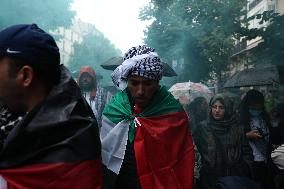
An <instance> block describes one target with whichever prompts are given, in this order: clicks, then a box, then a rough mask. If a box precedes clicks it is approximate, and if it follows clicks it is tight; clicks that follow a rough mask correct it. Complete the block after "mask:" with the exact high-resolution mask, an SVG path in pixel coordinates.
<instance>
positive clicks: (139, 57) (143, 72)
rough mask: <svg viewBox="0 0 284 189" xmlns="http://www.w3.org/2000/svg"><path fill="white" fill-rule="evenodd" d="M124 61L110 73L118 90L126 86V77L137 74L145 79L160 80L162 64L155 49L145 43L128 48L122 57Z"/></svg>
mask: <svg viewBox="0 0 284 189" xmlns="http://www.w3.org/2000/svg"><path fill="white" fill-rule="evenodd" d="M123 59H124V62H123V63H122V64H121V65H120V66H118V67H117V68H116V69H115V70H114V71H113V73H112V75H111V77H112V82H113V83H114V85H115V86H116V87H117V88H119V89H120V90H124V89H125V88H126V86H127V77H128V76H129V75H137V76H141V77H145V78H147V79H154V80H156V79H157V80H160V79H161V78H162V70H163V65H162V62H161V60H160V58H159V56H158V54H157V53H156V52H155V49H153V48H151V47H148V46H146V45H139V46H137V47H132V48H131V49H129V50H128V51H127V52H126V53H125V55H124V57H123Z"/></svg>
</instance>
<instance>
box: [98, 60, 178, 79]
mask: <svg viewBox="0 0 284 189" xmlns="http://www.w3.org/2000/svg"><path fill="white" fill-rule="evenodd" d="M122 63H123V58H122V57H113V58H110V59H108V60H107V61H105V62H104V63H103V64H101V67H102V68H104V69H106V70H115V68H117V67H118V66H119V65H121V64H122ZM163 76H165V77H173V76H177V73H176V72H175V71H174V70H173V69H172V68H171V66H169V65H168V64H167V63H164V62H163Z"/></svg>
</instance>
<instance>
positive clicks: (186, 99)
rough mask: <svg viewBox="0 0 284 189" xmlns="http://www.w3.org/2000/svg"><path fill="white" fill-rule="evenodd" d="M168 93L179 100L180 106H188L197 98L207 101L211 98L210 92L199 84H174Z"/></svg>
mask: <svg viewBox="0 0 284 189" xmlns="http://www.w3.org/2000/svg"><path fill="white" fill-rule="evenodd" d="M169 91H170V92H171V93H172V95H173V96H174V97H175V98H176V99H179V101H180V103H182V104H190V102H192V101H193V100H194V99H195V98H197V97H200V96H201V97H204V98H206V100H207V101H209V100H210V98H211V97H212V96H213V93H212V91H210V89H209V88H208V87H207V86H206V85H204V84H201V83H193V82H191V81H189V82H184V83H176V84H174V85H173V86H172V87H171V88H170V89H169Z"/></svg>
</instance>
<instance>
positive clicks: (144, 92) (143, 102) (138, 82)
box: [127, 75, 159, 108]
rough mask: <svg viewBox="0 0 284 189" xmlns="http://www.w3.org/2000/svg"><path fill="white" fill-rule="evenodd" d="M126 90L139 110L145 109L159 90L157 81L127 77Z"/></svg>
mask: <svg viewBox="0 0 284 189" xmlns="http://www.w3.org/2000/svg"><path fill="white" fill-rule="evenodd" d="M127 81H128V82H127V83H128V84H127V86H128V90H129V92H130V94H131V96H132V98H133V100H134V102H135V104H137V105H139V106H140V107H141V108H145V107H146V106H147V105H148V104H149V102H150V101H151V100H152V98H153V96H154V94H155V92H156V91H157V90H158V89H159V81H158V80H152V79H146V78H144V77H141V76H134V75H133V76H129V77H128V80H127Z"/></svg>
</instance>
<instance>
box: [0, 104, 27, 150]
mask: <svg viewBox="0 0 284 189" xmlns="http://www.w3.org/2000/svg"><path fill="white" fill-rule="evenodd" d="M21 120H22V117H21V116H19V115H16V114H12V113H11V112H10V111H9V110H8V109H7V108H5V107H0V149H1V148H2V145H3V143H4V140H5V139H6V138H7V136H8V134H9V133H10V131H11V130H12V129H13V128H14V127H15V126H16V125H17V124H18V123H19V122H20V121H21Z"/></svg>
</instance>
